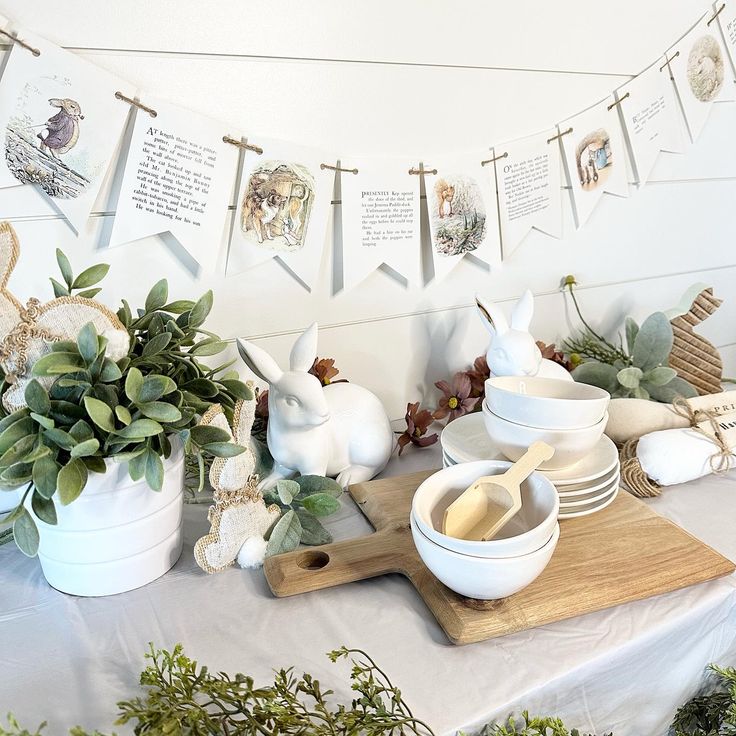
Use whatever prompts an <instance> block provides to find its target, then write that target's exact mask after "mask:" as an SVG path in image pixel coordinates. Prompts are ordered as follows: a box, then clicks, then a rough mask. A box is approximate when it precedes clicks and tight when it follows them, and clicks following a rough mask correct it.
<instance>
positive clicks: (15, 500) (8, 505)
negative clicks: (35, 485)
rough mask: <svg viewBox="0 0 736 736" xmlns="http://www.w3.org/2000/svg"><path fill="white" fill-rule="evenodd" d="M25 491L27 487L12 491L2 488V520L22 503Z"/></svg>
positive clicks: (0, 500)
mask: <svg viewBox="0 0 736 736" xmlns="http://www.w3.org/2000/svg"><path fill="white" fill-rule="evenodd" d="M25 489H26V487H25V486H21V487H20V488H14V489H13V490H12V491H6V490H3V489H2V488H0V519H2V518H3V516H5V514H7V513H8V511H12V510H13V509H14V508H15V507H16V506H17V505H18V504H19V503H20V500H21V498H23V492H24V491H25Z"/></svg>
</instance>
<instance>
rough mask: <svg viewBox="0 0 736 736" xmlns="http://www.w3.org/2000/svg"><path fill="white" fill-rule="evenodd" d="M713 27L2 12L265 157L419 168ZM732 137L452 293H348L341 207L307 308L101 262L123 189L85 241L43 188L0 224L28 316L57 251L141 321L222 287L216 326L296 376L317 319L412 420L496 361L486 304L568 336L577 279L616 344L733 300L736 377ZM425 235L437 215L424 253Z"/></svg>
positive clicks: (607, 21)
mask: <svg viewBox="0 0 736 736" xmlns="http://www.w3.org/2000/svg"><path fill="white" fill-rule="evenodd" d="M708 9H709V5H708V4H707V3H703V2H694V1H686V0H648V2H647V3H641V2H639V1H637V2H634V0H621V2H618V3H616V4H615V6H611V5H606V6H603V5H600V6H599V4H597V3H594V4H591V3H590V2H585V0H568V2H566V3H564V4H559V3H537V2H535V3H532V2H528V1H526V2H518V0H517V1H515V2H508V1H507V2H504V3H500V2H495V3H490V2H484V1H483V0H462V1H458V2H454V3H447V2H439V1H438V0H401V2H396V0H371V2H362V3H356V2H341V1H340V0H312V1H311V2H308V3H307V2H299V1H298V0H279V2H276V3H274V2H252V1H247V2H246V1H244V0H241V1H240V2H235V1H234V0H228V1H227V2H226V1H224V0H221V2H219V3H214V2H201V1H200V0H178V1H177V2H174V0H166V1H165V2H162V1H161V0H159V2H156V3H152V2H144V0H126V2H124V3H115V4H113V3H99V2H93V1H92V0H66V2H64V3H62V4H56V5H54V4H51V3H49V2H47V1H46V2H45V1H44V0H0V13H3V14H4V15H6V16H8V17H9V18H11V19H12V20H13V21H15V22H17V24H19V25H20V24H26V25H28V26H29V27H31V28H32V29H33V30H34V31H36V32H37V33H39V34H41V35H45V36H47V37H48V38H50V39H51V40H53V41H55V42H57V43H60V44H62V45H64V46H66V47H68V48H71V49H73V50H75V51H77V52H78V53H80V54H82V55H83V56H84V57H85V58H87V59H89V60H90V61H92V62H94V63H96V64H99V65H100V66H103V67H105V68H106V69H109V70H110V71H113V72H115V73H117V74H119V75H120V76H123V77H125V78H127V79H129V80H130V81H131V82H133V83H135V84H137V85H139V86H140V87H141V88H142V89H143V90H144V91H143V92H142V95H141V96H142V99H143V100H144V101H145V90H146V89H147V90H149V91H150V92H151V93H152V94H155V95H157V96H161V97H164V98H167V99H169V100H171V101H172V102H175V103H179V104H184V105H187V106H189V107H190V108H192V109H195V110H198V111H200V112H205V113H207V114H209V115H211V116H212V117H215V118H219V119H222V120H223V121H224V124H223V133H227V132H229V129H232V130H235V129H236V128H240V129H242V130H244V132H246V133H247V134H248V135H249V136H250V137H251V138H252V140H254V141H256V142H257V139H258V135H259V134H261V135H266V136H269V137H276V138H284V139H290V140H295V141H305V142H310V143H312V144H315V145H324V146H328V147H329V148H330V149H331V150H336V152H337V153H338V155H345V154H347V153H350V154H354V153H357V154H360V153H389V154H390V153H394V154H408V155H410V156H415V157H416V158H417V161H419V160H420V159H424V160H425V161H427V162H429V163H431V161H430V157H431V153H432V152H433V151H436V152H441V153H452V152H457V151H466V150H473V149H479V148H484V147H488V146H490V145H493V144H494V143H499V142H502V141H504V140H508V139H510V138H514V137H519V136H522V135H526V134H529V133H533V132H535V131H537V130H540V129H542V128H545V127H547V126H549V125H550V124H553V123H554V122H556V121H557V120H559V119H562V118H564V117H566V116H568V115H570V114H572V113H575V112H577V111H578V110H580V109H582V108H584V107H586V106H587V105H589V104H592V103H593V102H596V101H597V100H599V99H601V98H602V97H604V96H605V95H606V94H607V93H609V92H610V91H611V90H612V89H613V88H615V87H616V86H618V85H620V84H622V83H623V82H625V81H626V80H628V79H629V78H630V76H631V75H634V74H636V73H637V72H638V71H640V70H641V69H643V68H644V67H645V66H647V65H648V64H649V63H651V62H653V61H654V60H655V58H656V57H657V56H658V55H660V54H661V52H663V51H664V49H665V48H667V47H668V46H669V45H670V44H671V43H673V42H674V41H675V40H677V38H678V37H679V35H680V34H681V33H682V32H683V31H684V30H686V28H687V27H688V26H689V25H690V24H691V23H692V22H694V21H695V20H696V18H697V17H698V16H699V15H700V14H701V13H704V12H707V11H708ZM0 48H2V49H4V50H5V49H7V47H0ZM2 53H5V51H3V52H2ZM1 64H2V59H0V65H1ZM121 104H122V103H121ZM734 129H736V104H733V103H720V104H717V105H716V106H715V107H714V110H713V112H712V115H711V119H710V121H709V123H708V125H707V127H706V129H705V132H704V133H703V135H702V138H701V140H700V141H699V142H698V143H697V144H696V145H694V146H692V147H691V148H689V150H688V152H687V153H686V154H684V155H674V154H662V156H661V158H660V160H659V162H658V164H657V167H656V169H655V171H654V176H653V180H652V182H651V183H650V184H648V185H647V186H646V187H645V188H644V189H643V190H641V191H638V192H637V191H636V190H635V188H634V187H631V195H632V196H631V197H630V198H628V199H620V198H615V197H611V196H610V195H606V196H605V197H604V201H603V202H602V203H601V205H600V206H599V208H598V209H597V210H596V212H595V213H594V214H593V216H592V218H591V220H590V221H589V223H588V224H587V225H586V226H585V227H584V228H583V229H582V230H580V231H577V232H576V231H575V230H574V227H573V224H572V220H571V217H569V216H568V217H567V219H566V226H565V237H564V239H563V240H559V241H558V240H555V239H552V238H549V237H547V236H545V235H542V234H540V233H536V232H534V233H532V234H531V235H530V236H529V238H528V239H527V240H526V241H525V243H524V244H522V246H521V247H520V248H519V250H518V251H517V252H516V253H514V255H513V256H512V258H511V259H510V260H509V261H507V262H506V263H504V265H503V266H502V267H501V268H499V269H495V270H494V271H493V272H491V273H488V272H487V271H485V270H483V269H481V268H479V267H478V266H476V265H473V264H471V263H465V262H463V263H461V264H460V265H459V266H458V267H457V268H456V269H455V271H454V272H453V273H452V274H451V275H450V276H449V277H448V278H446V279H445V280H443V281H441V282H439V283H430V284H429V285H427V286H426V287H425V288H414V289H406V288H404V287H402V286H401V285H400V284H398V283H397V282H396V281H394V280H393V279H392V278H391V277H390V275H388V274H386V273H383V272H380V271H379V272H376V273H375V274H373V275H372V276H371V277H370V278H369V279H368V280H367V281H365V282H364V283H363V284H362V285H361V286H359V287H357V288H356V289H354V290H351V291H349V292H347V293H343V292H338V293H334V291H335V278H334V273H335V271H336V270H337V269H339V258H340V253H341V235H340V202H339V199H336V202H335V204H334V206H333V217H332V219H331V223H330V227H329V233H328V237H327V242H326V248H325V255H324V259H323V263H322V269H321V277H320V279H319V281H318V282H317V284H316V285H315V287H314V289H313V291H312V293H311V294H310V293H308V292H307V291H305V290H304V289H303V288H302V287H301V286H300V285H299V284H297V283H296V282H295V281H294V280H292V278H291V277H290V276H289V275H288V274H287V273H286V272H285V271H284V270H283V269H282V268H281V267H280V266H279V265H278V264H277V263H276V262H271V263H268V264H265V265H263V266H261V267H259V268H258V269H257V270H254V271H251V272H248V273H245V274H241V275H239V276H235V277H230V278H225V277H224V275H222V276H216V277H213V278H209V279H200V280H198V279H196V278H194V277H193V276H192V274H191V273H190V272H189V271H188V270H187V267H186V263H185V262H184V261H182V260H180V259H179V257H178V253H177V252H176V250H174V251H172V250H170V249H169V248H168V247H167V246H166V245H165V244H164V243H163V242H162V241H161V240H160V239H158V238H150V239H147V240H144V241H139V242H137V243H133V244H130V245H128V246H124V247H122V248H116V249H110V250H108V249H105V248H104V243H105V242H106V239H107V235H109V230H110V226H111V223H112V216H113V215H114V202H115V197H114V194H112V193H111V189H110V188H109V187H108V188H107V190H106V191H105V192H104V193H103V195H102V196H101V197H100V200H99V201H98V203H97V205H96V207H95V212H94V214H93V216H92V217H91V218H90V220H89V222H88V226H87V228H86V230H85V231H84V232H83V233H81V235H80V236H79V237H78V238H77V237H76V236H74V234H73V233H72V231H71V230H70V229H69V227H68V226H67V225H66V223H65V222H64V221H63V220H62V219H60V218H59V217H57V216H56V215H55V214H54V213H53V210H52V209H51V208H50V207H49V205H48V204H46V203H45V202H44V201H43V200H42V199H41V198H40V196H39V195H38V194H37V193H35V192H33V191H32V190H31V189H29V188H26V187H23V188H20V187H18V188H15V189H10V190H2V191H0V219H8V220H10V221H11V222H12V223H13V225H14V226H15V228H16V230H17V231H18V233H19V235H20V238H21V243H22V246H23V249H24V251H23V252H24V257H22V259H21V262H20V264H19V265H18V267H17V269H16V272H15V274H14V276H13V278H12V281H11V288H12V289H13V290H14V291H15V293H16V294H17V295H18V296H19V297H20V298H22V299H26V298H28V297H29V296H31V295H36V294H45V293H50V291H49V287H48V282H47V281H46V275H47V274H52V273H53V272H54V271H55V270H56V266H55V262H54V248H55V247H57V246H58V247H61V248H62V249H63V250H64V251H65V252H66V253H67V254H68V255H69V256H70V258H71V259H72V263H73V264H74V266H75V268H76V269H77V270H81V268H82V267H84V266H85V265H88V264H90V263H92V262H96V261H99V260H105V261H107V262H109V263H111V264H112V271H111V276H109V277H108V279H107V284H106V287H105V289H104V291H103V295H102V296H103V297H104V298H105V300H106V301H108V302H109V303H110V304H111V305H117V303H118V301H119V299H120V297H121V296H126V297H127V298H129V300H130V301H131V302H132V303H133V304H136V303H142V301H143V299H144V297H145V294H146V292H147V290H148V287H149V286H150V285H151V284H152V283H153V282H154V281H156V280H157V279H158V278H161V277H162V276H166V277H167V278H168V279H169V282H170V289H171V293H172V296H173V295H175V296H176V297H179V298H183V297H189V296H196V295H197V294H198V293H199V292H202V291H204V290H205V289H207V288H213V289H214V291H215V308H214V312H213V315H212V319H211V329H213V330H215V331H218V332H220V333H221V334H223V335H224V336H226V337H233V336H236V335H241V336H249V337H251V338H255V339H257V340H258V341H259V342H260V343H261V344H262V345H263V346H264V347H266V348H267V349H269V350H272V351H273V352H274V354H275V355H276V356H277V357H278V358H279V359H280V360H282V361H285V360H286V356H287V354H288V349H289V347H290V345H291V342H292V341H293V339H294V336H295V334H296V333H298V332H299V331H300V330H301V329H302V328H303V327H304V326H305V325H307V324H308V323H309V322H311V321H313V320H318V321H319V323H320V325H321V326H322V329H321V340H320V354H321V355H329V356H333V357H335V358H336V361H337V364H338V366H339V367H341V368H342V371H343V374H344V375H346V376H348V377H350V378H351V379H352V380H354V381H357V382H361V383H364V384H365V385H367V386H369V387H371V388H373V389H374V390H376V391H377V392H378V393H379V394H380V395H381V396H382V398H383V399H384V401H385V402H386V404H387V407H388V409H389V411H390V414H391V415H392V417H398V416H400V415H401V414H402V413H403V409H404V407H405V404H406V402H407V401H408V400H414V399H416V398H419V397H421V396H422V395H423V394H424V392H425V387H426V386H430V387H431V385H432V383H433V382H434V381H435V380H437V379H439V378H443V377H445V376H447V375H448V374H449V373H451V372H452V371H454V370H456V369H458V368H461V367H464V366H465V365H466V364H467V363H469V362H472V360H473V358H474V357H475V356H476V355H478V354H479V353H480V352H482V351H483V350H484V348H485V343H486V335H485V333H484V331H483V330H482V328H481V326H480V323H479V321H478V320H477V319H476V317H475V314H474V311H473V309H472V308H471V306H470V305H471V303H472V298H473V294H474V292H475V291H476V290H480V291H482V292H483V293H485V294H487V295H489V296H490V297H492V298H494V299H496V300H502V301H508V302H511V300H513V299H514V298H516V297H518V296H519V294H520V293H521V292H522V291H523V289H524V288H526V287H530V288H531V289H532V290H533V291H534V292H535V294H536V295H537V314H536V317H535V320H534V323H533V328H534V332H535V333H536V335H537V337H539V338H541V339H544V340H546V341H550V340H553V339H555V338H559V337H560V336H564V335H566V334H567V332H568V327H567V325H566V322H565V320H566V319H567V317H568V313H567V309H568V307H569V305H566V303H565V300H564V299H563V296H562V295H561V294H560V293H559V291H558V286H559V282H560V279H561V277H562V276H564V275H565V274H567V273H574V274H575V275H576V277H577V278H578V280H579V281H580V282H581V284H582V286H581V290H580V299H581V301H582V302H583V304H584V305H585V309H586V312H587V314H588V316H589V319H590V320H593V321H596V322H598V323H599V324H601V325H603V326H604V327H605V328H609V329H610V328H613V327H615V326H616V325H617V323H618V321H619V320H620V319H621V318H622V316H623V315H624V314H626V313H633V314H634V315H635V316H638V317H642V316H644V315H646V314H647V313H648V312H650V311H652V310H654V309H658V308H667V307H670V306H672V305H673V304H674V303H675V302H676V301H677V299H678V298H679V296H680V294H681V293H682V292H683V291H684V290H685V288H686V287H687V286H688V285H689V284H691V283H692V282H694V281H705V282H708V283H711V284H713V285H714V286H715V287H716V293H717V294H718V295H720V296H722V297H726V303H725V304H724V306H723V307H722V308H721V310H720V311H719V312H718V313H717V315H716V316H714V317H713V318H711V319H710V320H709V321H708V322H707V323H706V324H705V325H704V326H703V328H702V331H703V333H704V334H705V335H706V336H708V337H709V338H710V339H712V340H713V341H714V342H715V344H716V345H718V346H719V347H720V348H721V349H722V352H723V356H724V360H725V363H726V367H727V371H726V372H727V373H728V374H729V375H734V374H736V299H733V298H732V292H733V286H734V284H736V248H735V247H734V243H736V237H735V236H736V214H735V212H736V206H735V205H736V184H735V182H736V178H735V176H734V175H735V174H736V147H735V146H734V145H733V130H734ZM112 191H113V192H114V187H112ZM232 202H233V205H234V202H235V194H234V193H233V200H232ZM231 217H232V208H231V211H230V217H229V218H228V222H227V223H226V225H225V228H224V230H223V237H222V239H221V241H220V242H219V243H217V242H216V243H212V247H213V249H216V250H217V252H218V254H219V259H220V263H221V265H222V266H223V270H224V262H225V257H226V251H227V235H226V234H227V233H228V232H229V228H230V218H231ZM426 225H427V223H426V217H425V219H424V222H423V241H424V242H423V246H422V247H423V254H424V256H425V257H426V256H427V255H428V242H427V227H426ZM336 262H337V265H336ZM729 287H730V288H729ZM508 306H510V304H509V305H508Z"/></svg>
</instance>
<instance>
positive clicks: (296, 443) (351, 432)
mask: <svg viewBox="0 0 736 736" xmlns="http://www.w3.org/2000/svg"><path fill="white" fill-rule="evenodd" d="M238 350H239V351H240V355H241V357H242V358H243V360H244V361H245V363H246V365H247V366H248V367H249V368H250V369H251V370H252V371H253V372H254V373H255V374H256V375H257V376H258V377H259V378H261V379H262V380H264V381H266V382H267V383H268V384H269V391H268V449H269V450H270V451H271V455H272V456H273V459H274V468H273V471H272V472H271V474H270V475H269V476H268V477H267V478H264V479H263V480H262V481H261V484H260V488H261V490H268V489H269V488H271V487H273V486H274V485H275V484H276V482H277V481H278V480H279V479H280V478H289V477H291V476H293V475H296V474H297V473H300V474H301V475H322V476H330V477H332V478H335V477H336V478H337V482H338V483H339V484H340V485H341V486H342V487H343V488H347V486H348V485H350V484H351V483H361V482H363V481H366V480H370V479H371V478H373V477H374V476H375V475H377V474H378V473H380V472H381V470H383V468H384V467H385V466H386V463H387V462H388V460H389V458H390V457H391V452H392V450H393V448H394V443H395V440H394V435H393V432H392V430H391V423H390V422H389V419H388V417H387V416H386V411H385V409H384V408H383V405H382V404H381V401H380V400H379V398H378V397H377V396H376V395H375V394H373V393H371V392H370V391H368V389H365V388H363V387H362V386H358V385H357V384H355V383H332V384H330V385H329V386H324V387H323V386H322V384H321V383H320V382H319V379H318V378H316V377H315V376H313V375H311V374H310V373H309V369H310V368H311V367H312V364H313V363H314V360H315V358H316V356H317V323H316V322H315V323H314V324H312V325H311V326H310V327H308V328H307V329H306V330H305V331H304V333H302V334H301V335H300V336H299V337H298V338H297V340H296V342H295V343H294V346H293V347H292V349H291V356H290V359H289V363H290V365H289V370H288V371H282V370H281V368H279V366H278V364H277V363H276V361H275V360H274V359H273V358H272V357H271V356H270V355H269V354H268V353H267V352H266V351H265V350H264V349H263V348H260V347H258V346H257V345H254V344H253V343H250V342H247V341H245V340H238Z"/></svg>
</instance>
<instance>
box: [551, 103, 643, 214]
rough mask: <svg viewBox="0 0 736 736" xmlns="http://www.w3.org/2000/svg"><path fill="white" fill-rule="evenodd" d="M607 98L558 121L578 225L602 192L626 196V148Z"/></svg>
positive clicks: (627, 190)
mask: <svg viewBox="0 0 736 736" xmlns="http://www.w3.org/2000/svg"><path fill="white" fill-rule="evenodd" d="M611 102H613V99H612V98H608V99H606V100H603V101H602V102H599V103H598V104H597V105H593V107H590V108H588V109H587V110H585V111H584V112H581V113H580V114H578V115H575V116H574V117H572V118H568V119H567V120H565V121H563V122H561V123H560V124H559V125H558V126H557V127H558V129H559V131H560V132H561V133H562V132H564V131H566V130H568V129H569V128H572V132H570V133H567V134H566V135H562V136H561V137H560V140H561V141H562V148H563V150H564V152H565V162H566V164H567V172H568V175H569V177H570V187H571V188H572V196H573V201H574V202H575V214H576V219H577V226H578V227H581V226H582V225H584V224H585V223H586V222H587V220H588V218H589V217H590V214H591V213H592V212H593V210H594V209H595V206H596V205H597V204H598V202H600V199H601V197H602V196H603V193H604V192H610V193H611V194H617V195H619V196H621V197H628V195H629V185H628V177H627V172H626V152H625V149H624V137H623V133H622V131H621V123H620V122H619V118H618V111H617V110H616V108H615V107H612V108H611V109H610V110H609V109H608V106H609V105H610V104H611Z"/></svg>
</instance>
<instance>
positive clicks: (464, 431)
mask: <svg viewBox="0 0 736 736" xmlns="http://www.w3.org/2000/svg"><path fill="white" fill-rule="evenodd" d="M440 444H441V446H442V466H443V467H445V468H447V467H449V466H451V465H457V464H458V463H467V462H473V461H475V460H505V459H506V458H505V457H504V455H503V453H502V452H501V451H500V450H499V449H498V447H494V445H493V443H492V442H491V439H490V437H489V436H488V433H487V432H486V428H485V422H484V421H483V415H482V414H481V413H475V414H468V415H466V416H464V417H460V418H459V419H456V420H455V421H454V422H451V423H450V424H448V425H447V426H446V427H445V428H444V430H443V431H442V434H441V435H440ZM539 472H541V473H542V474H543V475H545V476H546V477H547V478H548V479H549V480H550V481H552V483H553V485H554V486H555V488H557V492H558V493H559V495H560V514H559V518H560V519H570V518H575V517H577V516H587V515H588V514H592V513H594V512H596V511H600V510H601V509H604V508H605V507H606V506H608V505H609V504H610V503H612V502H613V500H614V499H615V498H616V495H617V493H618V488H619V458H618V451H617V449H616V445H615V444H614V443H613V441H612V440H610V439H609V438H608V437H606V436H605V435H603V436H602V437H601V438H600V440H599V441H598V443H597V444H596V445H595V447H594V448H593V450H592V451H591V452H590V453H589V454H588V455H586V456H585V457H584V458H583V459H582V460H580V461H579V462H577V463H575V464H574V465H571V466H569V467H567V468H564V469H562V470H542V471H539Z"/></svg>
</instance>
